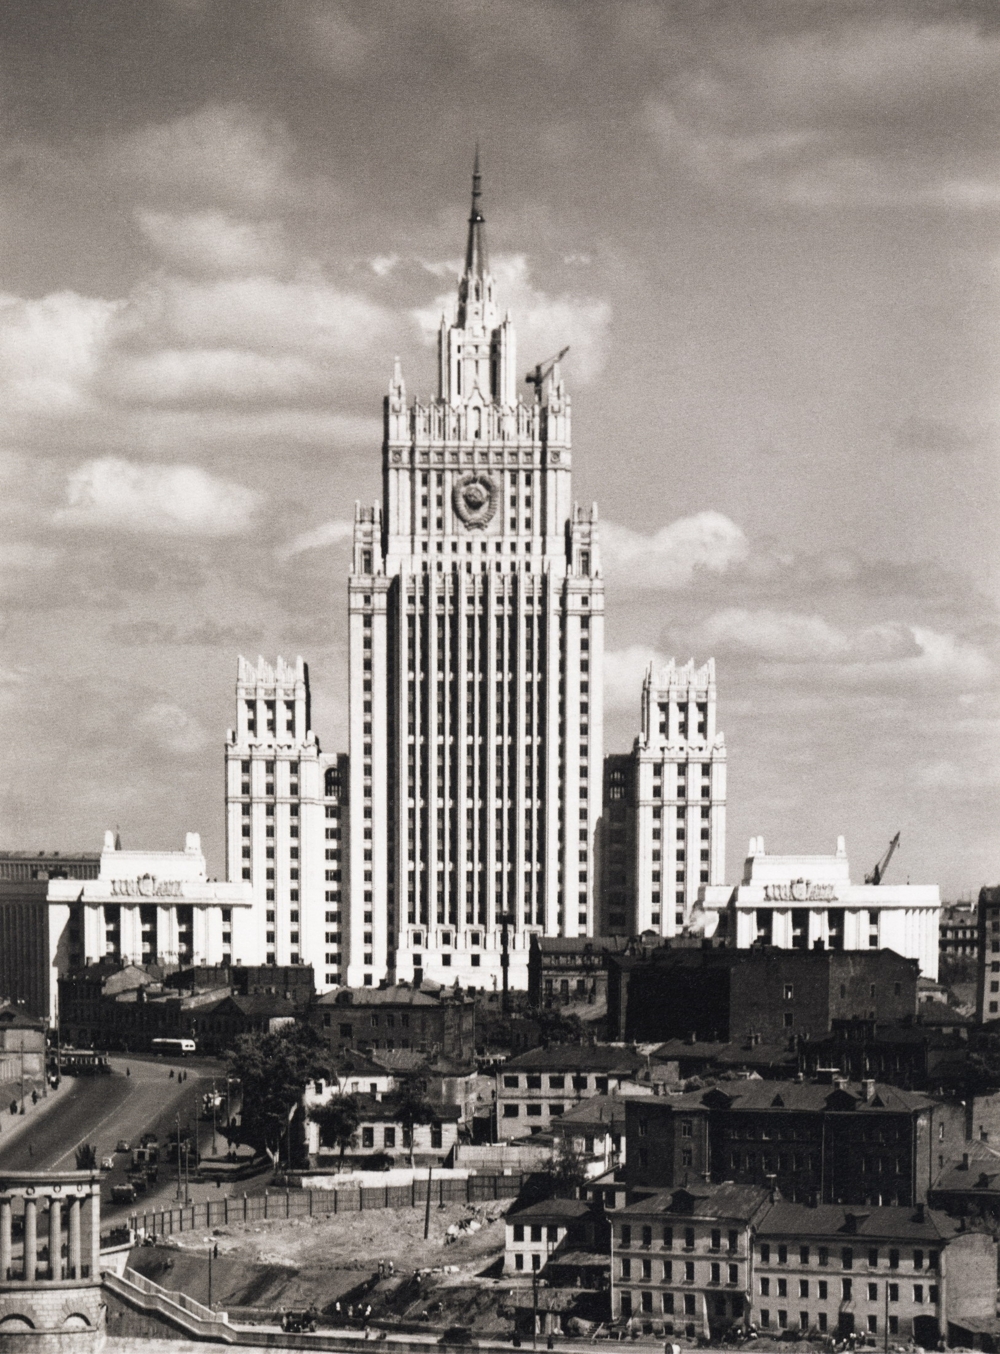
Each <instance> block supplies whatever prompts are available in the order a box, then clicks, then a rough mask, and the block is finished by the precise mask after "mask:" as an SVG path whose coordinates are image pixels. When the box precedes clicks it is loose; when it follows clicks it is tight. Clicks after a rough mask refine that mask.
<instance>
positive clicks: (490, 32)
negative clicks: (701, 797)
mask: <svg viewBox="0 0 1000 1354" xmlns="http://www.w3.org/2000/svg"><path fill="white" fill-rule="evenodd" d="M279 12H280V20H281V21H280V22H279V21H278V19H276V18H275V16H276V15H278V14H279ZM485 14H486V11H485V9H484V8H483V7H482V6H480V5H477V4H458V3H455V4H452V3H437V4H434V5H429V4H428V5H410V6H404V5H394V4H388V3H385V4H378V5H375V6H362V5H350V4H345V5H334V4H326V5H319V4H309V3H289V4H283V5H280V6H273V5H271V6H264V5H249V6H246V5H243V6H238V5H234V4H227V3H212V2H211V0H206V2H205V3H197V2H196V0H193V2H189V3H181V2H180V0H176V2H175V3H166V0H164V3H160V4H156V5H151V6H150V7H149V8H148V12H146V13H141V14H140V13H139V12H138V11H137V7H135V6H132V5H127V4H118V3H98V4H96V5H94V6H93V7H91V9H90V12H89V13H88V14H87V15H67V14H63V13H61V12H60V7H59V6H58V5H55V4H46V3H41V4H34V5H28V4H23V3H16V2H15V3H12V4H11V5H10V6H9V7H8V8H7V12H6V14H5V15H4V16H3V17H2V19H0V23H2V25H3V31H4V35H5V43H4V47H5V49H6V50H7V52H8V57H7V62H6V64H7V67H8V70H7V76H8V83H9V88H10V94H9V96H8V100H7V105H6V114H5V115H6V119H7V123H8V134H9V145H8V149H7V152H6V157H5V158H6V164H7V170H8V182H9V193H8V197H7V202H6V205H5V208H4V210H3V213H2V216H3V233H4V240H5V251H4V263H3V281H2V288H3V292H4V293H5V294H4V297H3V299H2V304H0V351H2V352H3V354H4V362H3V368H4V370H3V375H2V378H0V384H2V390H0V399H2V405H3V407H4V408H5V411H6V413H7V419H6V420H5V422H6V434H5V438H4V446H3V448H2V465H3V469H2V472H0V473H2V474H3V480H4V484H5V502H4V509H3V511H4V520H5V528H4V537H5V543H4V545H3V547H2V558H3V561H4V569H3V575H4V581H5V592H6V598H5V604H4V611H5V615H6V626H5V630H4V639H5V655H4V659H3V668H4V682H3V698H4V710H5V715H4V730H5V737H6V744H7V749H8V756H7V759H6V761H5V769H4V786H3V796H2V800H0V805H2V807H0V824H2V826H0V846H2V847H3V848H4V849H27V850H32V849H39V848H45V849H66V850H68V849H71V848H76V849H89V850H97V849H99V845H100V841H101V836H102V833H103V830H104V828H105V827H108V826H114V825H115V824H116V823H120V824H121V829H122V834H123V837H124V838H125V840H126V844H127V845H134V846H136V847H157V846H177V845H179V844H180V843H181V842H182V840H183V833H184V832H185V831H186V830H187V831H199V832H201V834H202V837H203V840H204V842H205V845H206V851H207V854H208V856H209V861H210V872H212V873H218V874H220V875H221V874H222V872H223V868H224V858H223V850H222V834H223V815H224V801H223V740H224V736H225V730H226V729H227V728H228V727H230V726H231V725H232V723H233V717H234V715H233V694H232V693H233V689H234V678H235V671H236V657H237V654H238V653H240V652H242V653H243V654H244V655H245V656H246V657H247V658H248V659H250V660H251V661H253V660H255V659H256V656H257V654H258V652H259V653H262V654H263V656H264V657H265V658H266V659H267V660H268V661H271V662H273V661H274V659H275V658H276V656H277V655H278V653H281V654H282V655H283V656H284V657H285V658H286V659H288V660H294V658H295V657H296V655H297V654H299V653H301V654H302V656H303V657H304V658H305V660H306V661H307V662H308V663H309V665H310V671H311V680H312V690H313V701H314V715H313V724H314V727H315V728H316V730H317V732H318V733H319V735H320V738H321V741H322V745H323V748H324V750H325V751H328V752H334V751H338V750H344V749H346V746H347V736H346V734H347V729H346V691H345V688H346V672H347V662H346V605H345V604H346V585H347V563H348V548H349V540H350V524H351V521H352V519H353V502H354V500H355V499H360V500H361V501H362V502H363V503H365V504H370V503H371V502H373V501H374V500H375V499H377V498H378V496H379V492H380V491H379V487H378V480H379V444H380V408H381V397H382V395H383V393H384V391H385V390H386V388H387V386H388V381H389V378H390V376H391V372H392V360H393V357H394V356H395V355H396V353H398V354H399V355H400V357H401V359H402V363H403V371H404V375H405V376H406V379H407V385H408V389H409V391H410V392H411V393H418V394H420V395H424V396H426V395H427V394H429V393H430V391H431V389H432V386H433V380H432V377H433V368H434V359H433V352H432V349H431V348H430V346H429V342H430V340H432V339H433V336H434V334H435V332H436V329H437V325H438V321H439V317H440V313H441V310H442V308H445V307H446V306H447V307H451V306H452V305H453V298H454V283H455V280H456V279H457V276H458V273H459V272H460V269H461V249H462V244H463V241H464V217H465V212H466V188H467V181H468V169H469V165H470V163H471V157H472V147H473V143H474V141H475V139H476V136H477V135H478V137H479V140H480V143H481V149H482V156H483V170H484V179H485V182H484V188H485V207H486V215H487V218H488V221H489V231H490V245H491V254H492V261H493V270H494V273H495V274H496V276H497V284H498V290H499V293H500V304H501V307H502V308H503V309H506V308H507V307H508V306H509V308H510V310H511V312H512V315H513V319H514V323H515V326H516V328H517V330H518V335H519V340H520V350H519V358H518V361H519V364H520V374H523V372H524V371H526V370H528V368H529V367H530V366H531V365H532V364H533V363H534V362H536V361H539V360H543V359H545V358H547V357H549V356H550V355H551V354H553V353H555V352H556V351H558V350H559V349H560V348H561V347H562V346H563V345H564V344H565V343H569V344H570V345H571V352H570V354H569V356H568V358H567V360H566V362H565V364H564V374H565V378H566V382H567V387H568V389H569V391H570V393H571V395H572V397H573V401H574V434H575V436H574V443H575V446H574V475H575V488H576V497H577V498H578V499H579V501H580V502H581V503H584V504H589V503H590V501H591V500H596V501H597V503H598V507H599V510H600V518H599V529H600V532H601V549H602V554H603V558H604V566H605V580H606V589H607V603H606V617H607V650H608V654H607V663H606V669H605V673H606V715H605V728H606V750H608V751H620V750H624V749H625V748H626V747H628V746H630V745H631V740H632V737H633V736H634V734H635V733H636V732H637V731H638V721H639V702H640V691H641V680H642V673H643V670H644V668H645V665H646V663H647V662H648V661H649V660H650V659H651V658H655V660H656V661H657V662H659V663H662V662H664V661H666V660H667V659H668V658H670V657H671V656H674V657H676V658H677V659H678V661H680V662H684V661H686V659H687V658H688V657H691V656H693V657H694V658H695V660H696V662H698V663H701V662H704V661H705V659H707V658H709V657H714V658H715V659H716V664H717V671H718V687H719V724H720V728H721V729H723V730H724V731H725V734H726V741H727V746H728V749H729V793H728V801H729V805H728V838H729V849H728V870H727V878H728V879H729V880H733V881H735V879H736V878H737V877H738V874H739V870H740V867H741V864H742V860H743V855H744V853H745V848H746V840H747V838H748V837H749V836H751V835H757V834H762V835H763V836H764V839H765V843H766V845H767V846H768V848H769V849H772V850H779V851H803V852H811V853H813V852H814V853H828V852H831V851H832V850H833V849H834V845H835V842H836V838H837V836H838V835H839V834H843V835H845V836H846V838H847V845H848V851H849V855H850V858H851V861H852V869H853V874H854V877H855V878H856V879H860V878H861V877H862V876H863V874H864V872H865V870H868V869H870V868H871V866H872V865H873V864H874V862H875V860H876V859H878V858H879V857H880V856H881V855H882V853H883V851H884V850H885V847H886V845H887V844H888V841H889V838H890V837H891V836H892V835H893V834H894V833H895V832H896V831H897V830H902V850H901V852H900V853H899V854H898V855H897V857H896V861H895V862H894V866H893V872H894V874H893V877H894V878H895V879H896V880H899V881H900V882H901V881H902V880H904V879H905V878H907V877H909V878H911V879H912V881H913V882H914V883H940V884H941V886H942V891H943V896H945V897H953V896H956V895H957V894H958V893H960V892H968V891H970V890H971V891H973V892H975V891H976V890H978V887H979V886H980V885H981V884H984V883H990V882H993V880H994V879H995V877H996V876H997V875H998V872H1000V859H998V856H1000V853H998V850H997V847H998V842H997V834H996V829H995V822H996V808H997V780H998V776H997V766H998V759H997V755H996V754H997V751H998V748H997V741H998V740H997V711H996V675H995V674H996V661H997V643H996V636H997V628H996V613H995V607H994V605H993V602H992V597H993V596H995V587H996V562H995V561H996V559H997V558H998V552H997V550H996V545H997V543H998V542H997V527H996V521H997V514H996V507H997V501H996V500H997V491H996V490H997V486H996V448H995V441H996V423H995V419H996V414H995V394H994V392H995V384H996V382H995V375H994V373H995V359H996V356H997V352H996V349H997V341H996V340H997V335H996V324H995V319H994V318H993V316H994V312H995V309H996V307H995V290H996V284H995V257H996V249H995V216H996V203H997V201H998V200H1000V183H998V181H997V174H996V168H995V165H994V164H993V162H992V159H991V154H990V150H989V145H990V140H991V137H990V129H991V128H993V129H995V123H996V116H995V115H996V96H995V88H996V75H997V74H1000V34H998V32H997V31H996V28H995V24H991V19H990V15H989V14H988V12H986V11H984V12H983V13H982V14H980V15H979V16H978V18H977V17H976V14H975V11H974V10H970V9H969V8H968V7H966V6H961V7H960V6H958V5H947V4H944V5H942V4H934V5H930V4H928V5H926V6H920V5H917V6H913V5H910V6H906V7H893V6H887V7H885V9H883V10H881V11H880V13H879V14H878V15H877V16H872V15H871V14H870V13H868V12H867V7H865V6H863V5H852V4H846V5H838V6H828V5H812V6H807V7H794V6H787V5H781V4H772V5H763V6H757V7H754V9H752V10H746V9H744V7H742V6H739V5H735V4H734V5H719V6H717V7H714V8H713V12H712V14H711V15H707V14H706V15H695V14H693V13H690V12H688V11H687V7H685V6H666V7H662V6H657V5H644V4H638V3H637V4H631V5H630V4H623V5H620V6H614V7H608V8H607V9H604V8H600V9H595V10H589V11H587V12H586V13H582V14H581V13H579V12H578V11H577V10H576V9H575V8H574V7H572V6H570V5H566V4H559V3H537V4H533V5H522V4H518V3H506V4H500V5H494V6H492V7H491V8H490V18H489V22H488V23H485V22H484V16H485ZM241 17H242V18H243V19H244V22H243V23H242V24H241V23H240V19H241ZM109 29H110V30H111V31H112V34H113V36H112V37H111V39H110V40H109V41H104V37H105V36H106V35H107V34H106V30H109ZM404 71H405V72H406V74H407V79H406V80H405V81H401V80H400V79H399V78H398V77H399V76H400V75H401V74H402V73H403V72H404ZM376 76H377V77H381V78H374V77H376ZM446 78H447V80H448V82H449V83H448V86H447V97H442V96H441V92H440V91H441V86H442V81H443V80H444V79H446ZM373 147H374V148H377V153H375V154H373V150H372V148H373ZM442 147H444V148H445V149H444V150H443V151H442V149H441V148H442ZM637 490H638V492H637ZM339 693H344V694H343V696H342V695H341V694H339Z"/></svg>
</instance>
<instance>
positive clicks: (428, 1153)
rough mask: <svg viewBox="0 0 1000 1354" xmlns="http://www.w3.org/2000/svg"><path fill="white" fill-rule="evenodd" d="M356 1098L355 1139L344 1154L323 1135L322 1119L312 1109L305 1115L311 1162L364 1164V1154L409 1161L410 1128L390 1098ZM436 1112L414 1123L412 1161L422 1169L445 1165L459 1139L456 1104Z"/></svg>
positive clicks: (320, 1164)
mask: <svg viewBox="0 0 1000 1354" xmlns="http://www.w3.org/2000/svg"><path fill="white" fill-rule="evenodd" d="M331 1098H332V1097H331ZM355 1100H356V1102H357V1105H358V1111H359V1113H358V1126H357V1129H356V1130H355V1133H354V1141H353V1142H352V1143H351V1145H350V1146H349V1147H347V1148H346V1150H345V1151H344V1153H343V1154H342V1153H341V1150H340V1145H339V1144H338V1143H336V1142H333V1141H331V1140H330V1138H329V1137H328V1136H327V1135H326V1133H325V1132H324V1128H323V1125H322V1122H321V1121H317V1119H314V1118H313V1117H312V1115H311V1113H310V1115H309V1116H308V1117H307V1118H306V1120H305V1126H304V1127H305V1150H306V1153H307V1154H308V1157H309V1164H310V1166H312V1167H315V1168H317V1169H322V1168H323V1167H324V1166H329V1167H331V1168H336V1167H337V1166H338V1165H339V1164H340V1162H341V1160H343V1159H346V1160H347V1161H349V1162H350V1164H351V1165H352V1166H361V1167H364V1166H365V1164H366V1158H369V1159H370V1158H375V1157H378V1158H380V1161H379V1164H380V1165H385V1164H386V1163H385V1160H384V1158H385V1157H389V1158H390V1162H389V1164H390V1165H396V1166H407V1165H409V1162H410V1156H411V1151H410V1130H409V1129H408V1128H407V1126H406V1125H405V1124H404V1123H403V1122H402V1120H401V1119H400V1118H399V1116H398V1115H397V1113H396V1111H395V1109H394V1108H393V1106H392V1103H391V1100H385V1101H383V1100H380V1099H378V1098H377V1097H376V1096H373V1095H367V1094H361V1095H356V1096H355ZM435 1116H436V1117H435V1120H434V1122H433V1123H429V1124H415V1125H414V1127H413V1135H412V1140H413V1150H412V1157H413V1163H414V1165H415V1166H422V1167H424V1169H426V1168H427V1167H428V1166H444V1165H446V1164H447V1162H448V1159H449V1158H450V1156H451V1154H452V1152H453V1151H454V1149H455V1144H456V1143H457V1142H458V1127H459V1110H458V1108H457V1107H456V1106H454V1105H440V1106H437V1107H435Z"/></svg>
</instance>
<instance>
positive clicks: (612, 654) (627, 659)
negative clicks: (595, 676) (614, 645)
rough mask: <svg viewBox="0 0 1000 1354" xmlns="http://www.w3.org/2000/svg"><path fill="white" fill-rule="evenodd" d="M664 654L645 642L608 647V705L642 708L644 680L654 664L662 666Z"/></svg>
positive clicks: (616, 707) (605, 670) (632, 709)
mask: <svg viewBox="0 0 1000 1354" xmlns="http://www.w3.org/2000/svg"><path fill="white" fill-rule="evenodd" d="M667 661H668V660H667V659H666V658H664V657H663V655H662V654H659V653H657V651H656V650H655V649H653V648H650V647H649V646H648V645H645V644H630V645H629V646H628V647H627V648H624V649H608V650H606V651H605V654H604V704H605V707H606V708H607V709H608V710H631V711H637V710H638V709H639V695H640V692H641V691H642V679H643V677H644V676H645V673H646V669H647V668H648V667H649V665H650V663H652V664H653V666H654V668H662V667H664V666H665V664H666V663H667Z"/></svg>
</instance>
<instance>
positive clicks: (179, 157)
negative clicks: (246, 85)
mask: <svg viewBox="0 0 1000 1354" xmlns="http://www.w3.org/2000/svg"><path fill="white" fill-rule="evenodd" d="M293 158H294V146H293V144H292V140H291V137H290V136H289V133H288V130H287V128H286V127H285V126H284V124H283V123H282V122H280V121H279V120H278V119H277V118H274V117H269V116H267V115H266V114H264V113H261V112H258V111H257V110H255V109H253V108H250V107H249V106H248V105H246V104H240V103H231V104H209V105H207V106H206V107H204V108H200V109H198V110H197V111H196V112H194V113H189V114H186V115H185V116H184V117H179V118H174V119H172V120H171V121H169V122H162V123H154V124H150V125H147V126H144V127H138V128H136V129H135V130H134V131H130V132H126V133H124V134H122V135H120V136H117V137H115V138H114V139H113V140H111V141H109V142H108V143H107V145H106V147H105V149H104V154H103V159H104V164H105V167H106V169H107V170H108V172H109V173H110V174H111V175H112V176H113V177H116V178H119V179H122V180H124V181H125V182H126V183H128V184H129V185H130V186H131V187H132V188H133V189H135V190H138V191H139V192H140V193H141V194H142V195H143V196H144V197H146V198H147V200H149V199H151V200H153V201H156V202H163V201H166V202H168V203H174V202H183V203H191V204H195V203H198V204H204V205H213V206H216V205H217V206H222V207H235V208H238V209H246V210H249V211H261V210H264V211H270V210H271V209H272V208H274V207H276V206H280V205H282V204H286V203H288V202H289V201H290V200H291V199H292V198H293V196H294V194H295V182H294V179H293V175H292V161H293Z"/></svg>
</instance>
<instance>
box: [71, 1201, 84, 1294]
mask: <svg viewBox="0 0 1000 1354" xmlns="http://www.w3.org/2000/svg"><path fill="white" fill-rule="evenodd" d="M80 1206H81V1201H80V1200H79V1199H70V1201H69V1256H68V1267H69V1273H68V1277H69V1278H70V1279H82V1278H83V1274H82V1273H81V1268H82V1266H81V1257H80Z"/></svg>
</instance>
